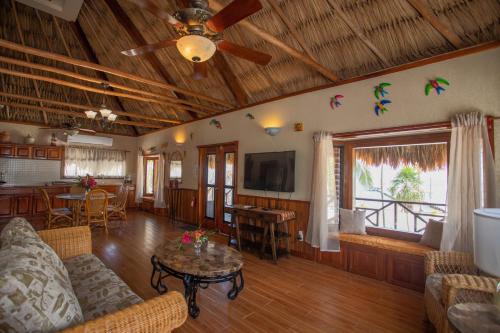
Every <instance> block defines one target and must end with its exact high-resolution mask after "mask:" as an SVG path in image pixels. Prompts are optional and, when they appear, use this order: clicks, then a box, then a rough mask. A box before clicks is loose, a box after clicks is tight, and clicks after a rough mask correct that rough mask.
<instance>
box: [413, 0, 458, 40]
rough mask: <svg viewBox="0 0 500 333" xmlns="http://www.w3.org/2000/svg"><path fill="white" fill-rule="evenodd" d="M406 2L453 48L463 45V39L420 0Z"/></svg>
mask: <svg viewBox="0 0 500 333" xmlns="http://www.w3.org/2000/svg"><path fill="white" fill-rule="evenodd" d="M408 3H409V4H410V5H411V6H412V7H413V8H415V9H416V10H417V12H419V13H420V15H422V17H423V18H424V19H426V20H427V22H429V23H430V24H431V25H432V26H433V27H434V29H436V30H437V31H438V32H439V33H440V34H441V35H442V36H443V37H444V38H445V39H446V40H447V41H448V42H450V43H451V44H452V45H453V46H454V47H455V48H457V49H460V48H462V47H463V46H464V43H463V41H462V40H461V39H460V37H458V35H457V34H456V33H455V32H453V30H451V29H450V28H449V27H448V26H447V25H446V24H444V23H443V22H442V21H441V20H440V19H439V18H438V17H437V16H436V15H435V14H434V12H433V11H432V9H431V8H429V6H427V5H426V4H425V3H423V2H422V1H421V0H408Z"/></svg>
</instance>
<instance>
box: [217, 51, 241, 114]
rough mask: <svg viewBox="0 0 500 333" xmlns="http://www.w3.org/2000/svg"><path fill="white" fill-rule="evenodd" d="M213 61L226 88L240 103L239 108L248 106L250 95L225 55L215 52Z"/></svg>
mask: <svg viewBox="0 0 500 333" xmlns="http://www.w3.org/2000/svg"><path fill="white" fill-rule="evenodd" d="M213 59H214V64H215V67H216V68H217V70H218V71H219V73H220V74H221V76H222V78H223V79H224V82H225V83H226V86H227V87H228V88H229V90H230V91H231V93H232V94H233V95H234V98H235V99H236V101H237V102H238V105H239V106H244V105H247V104H248V95H247V93H246V91H245V89H243V86H242V85H241V83H240V81H239V80H238V78H237V77H236V75H235V74H234V72H233V70H232V69H231V67H230V66H229V63H228V62H227V60H226V58H225V57H224V55H222V54H221V53H220V52H215V54H214V56H213Z"/></svg>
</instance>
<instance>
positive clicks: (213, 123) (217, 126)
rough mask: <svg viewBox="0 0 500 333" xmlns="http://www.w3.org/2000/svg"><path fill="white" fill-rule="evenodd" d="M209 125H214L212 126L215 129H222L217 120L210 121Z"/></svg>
mask: <svg viewBox="0 0 500 333" xmlns="http://www.w3.org/2000/svg"><path fill="white" fill-rule="evenodd" d="M209 124H210V125H212V126H215V128H217V129H222V124H221V122H220V121H218V120H217V119H212V120H210V123H209Z"/></svg>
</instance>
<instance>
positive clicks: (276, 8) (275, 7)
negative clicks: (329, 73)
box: [267, 0, 316, 60]
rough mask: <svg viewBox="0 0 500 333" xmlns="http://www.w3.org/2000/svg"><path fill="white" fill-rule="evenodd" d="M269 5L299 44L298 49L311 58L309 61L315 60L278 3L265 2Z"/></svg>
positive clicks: (272, 1) (274, 1) (271, 0)
mask: <svg viewBox="0 0 500 333" xmlns="http://www.w3.org/2000/svg"><path fill="white" fill-rule="evenodd" d="M267 2H268V3H269V5H270V6H271V7H272V8H273V10H274V11H275V12H276V14H278V16H279V18H280V19H281V21H282V22H283V23H284V24H285V25H286V27H287V28H288V30H289V31H290V33H291V34H292V36H293V37H294V38H295V40H296V41H297V43H299V45H300V47H302V49H303V50H304V52H305V53H306V54H307V55H308V56H309V57H311V59H314V60H316V57H315V55H314V54H313V53H312V51H311V48H310V47H309V46H308V45H307V43H306V41H305V39H304V38H302V35H301V34H300V33H299V32H298V31H297V29H295V25H293V23H292V22H291V21H290V20H289V19H288V16H286V14H285V13H284V12H283V10H282V9H281V7H280V5H279V3H278V2H277V1H276V0H267Z"/></svg>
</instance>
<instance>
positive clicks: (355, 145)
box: [334, 132, 450, 233]
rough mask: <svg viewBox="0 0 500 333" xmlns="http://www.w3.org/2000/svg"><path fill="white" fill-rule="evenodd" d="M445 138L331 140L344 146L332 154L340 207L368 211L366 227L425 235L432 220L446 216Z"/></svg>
mask: <svg viewBox="0 0 500 333" xmlns="http://www.w3.org/2000/svg"><path fill="white" fill-rule="evenodd" d="M393 135H394V134H393ZM449 137H450V134H449V133H448V132H446V133H432V134H425V135H406V136H399V137H395V136H390V137H378V138H372V139H357V140H346V141H342V142H337V141H335V143H334V144H335V147H337V146H342V147H343V148H342V149H341V150H340V151H339V152H338V153H337V151H335V153H336V157H337V156H340V162H338V163H337V164H338V165H336V172H335V173H336V175H340V182H339V181H338V182H337V191H338V194H339V196H340V198H341V199H340V200H341V206H343V207H345V208H352V209H359V210H364V211H366V225H367V227H374V228H384V229H391V230H397V231H401V232H409V233H423V231H424V229H425V226H426V224H427V223H428V221H429V220H430V219H434V220H443V219H444V216H445V214H446V204H445V203H446V191H447V178H448V168H447V163H448V146H449V144H448V143H449ZM337 168H338V169H339V171H338V172H337ZM342 171H343V172H342ZM342 173H344V174H342ZM342 182H344V184H343V185H342ZM339 187H340V188H339Z"/></svg>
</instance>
